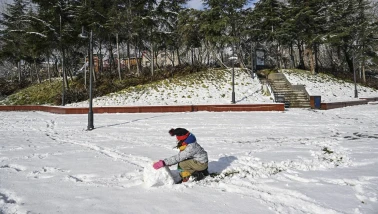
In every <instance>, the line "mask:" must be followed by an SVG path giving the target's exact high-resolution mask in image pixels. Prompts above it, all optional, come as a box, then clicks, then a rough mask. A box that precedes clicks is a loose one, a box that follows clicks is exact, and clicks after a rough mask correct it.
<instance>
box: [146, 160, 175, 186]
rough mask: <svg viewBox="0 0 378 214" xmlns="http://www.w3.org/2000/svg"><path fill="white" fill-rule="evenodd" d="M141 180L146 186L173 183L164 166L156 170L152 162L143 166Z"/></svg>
mask: <svg viewBox="0 0 378 214" xmlns="http://www.w3.org/2000/svg"><path fill="white" fill-rule="evenodd" d="M143 181H144V185H145V186H146V187H158V186H164V185H173V184H174V181H173V180H172V178H171V176H170V175H169V174H168V172H167V171H166V170H165V169H164V167H163V168H160V169H158V170H156V169H154V168H153V167H152V162H151V163H148V164H146V165H145V166H144V170H143Z"/></svg>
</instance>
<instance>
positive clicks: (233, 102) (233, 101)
mask: <svg viewBox="0 0 378 214" xmlns="http://www.w3.org/2000/svg"><path fill="white" fill-rule="evenodd" d="M229 59H230V60H231V61H232V94H231V97H232V100H231V103H232V104H235V103H236V102H235V69H234V68H235V60H237V59H238V58H237V57H236V56H232V57H230V58H229Z"/></svg>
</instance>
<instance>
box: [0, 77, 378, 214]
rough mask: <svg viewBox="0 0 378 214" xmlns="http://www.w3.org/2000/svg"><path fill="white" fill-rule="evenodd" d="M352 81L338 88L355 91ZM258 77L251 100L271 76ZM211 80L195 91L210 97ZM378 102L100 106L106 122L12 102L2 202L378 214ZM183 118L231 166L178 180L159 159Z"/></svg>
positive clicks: (168, 151) (4, 117) (221, 164)
mask: <svg viewBox="0 0 378 214" xmlns="http://www.w3.org/2000/svg"><path fill="white" fill-rule="evenodd" d="M252 82H253V83H254V84H256V85H257V84H258V81H257V82H255V81H254V80H252ZM243 84H245V83H243ZM311 84H312V83H311V82H306V85H311ZM330 84H331V85H334V84H337V83H334V82H332V83H330ZM238 85H241V83H240V82H238ZM343 86H344V84H340V85H339V87H340V89H339V90H336V89H337V87H336V89H335V91H333V92H332V93H334V94H336V95H340V96H343V98H344V99H349V97H347V96H346V95H343V92H344V91H346V90H350V89H349V88H347V89H345V88H343ZM253 87H256V88H253ZM253 87H250V88H253V89H252V90H251V92H248V93H247V94H254V95H253V96H252V95H251V97H250V98H248V99H251V100H252V99H254V96H258V95H257V94H258V93H254V92H255V90H257V89H258V87H261V85H260V86H253ZM327 87H328V86H327ZM207 88H210V86H209V87H199V88H196V89H193V91H195V93H196V94H198V96H199V97H200V96H201V95H206V94H207V91H206V90H207ZM221 88H222V87H221V86H219V89H218V92H221V93H225V92H223V91H222V89H221ZM226 88H227V87H226ZM236 88H238V87H236ZM236 88H235V89H236ZM205 89H206V90H205ZM246 90H248V89H246ZM150 93H151V94H152V92H150ZM165 93H172V94H174V93H177V94H178V93H182V92H179V91H175V92H168V91H165ZM214 93H216V91H215V92H214ZM350 93H351V94H353V91H351V92H350ZM362 93H366V95H369V96H377V95H376V94H374V93H370V92H363V91H361V94H362ZM151 94H150V95H151ZM186 94H188V93H186ZM236 95H237V100H242V99H241V97H239V96H241V93H240V91H239V94H238V91H237V89H236ZM156 96H157V94H156ZM225 96H228V95H225ZM261 96H262V95H261ZM322 96H324V94H322ZM348 96H349V95H348ZM141 97H143V96H141ZM214 97H218V96H213V99H217V98H214ZM219 97H222V96H219ZM146 98H147V97H146ZM260 98H261V97H260ZM260 98H256V99H260ZM103 99H104V100H105V98H103ZM176 99H177V103H184V101H181V100H185V99H180V95H177V98H176ZM206 99H208V97H207V96H203V97H202V101H203V102H206ZM120 100H121V99H120ZM157 100H159V99H157ZM228 100H229V98H227V99H225V100H222V99H220V98H219V99H218V101H214V100H213V101H211V103H220V104H221V103H222V102H229V101H228ZM129 101H130V102H131V101H132V100H129ZM108 102H109V103H111V102H113V101H108ZM209 102H210V101H209ZM140 103H143V102H142V101H140ZM145 103H150V104H154V103H153V101H152V100H149V101H145ZM157 104H162V103H157ZM94 106H96V105H94ZM377 114H378V105H377V103H376V102H372V103H370V104H368V105H361V106H353V107H346V108H339V109H333V110H327V111H322V110H310V109H288V110H286V111H285V112H187V113H154V114H152V113H143V114H142V113H140V114H139V113H131V114H95V115H94V126H95V129H94V130H92V131H86V126H87V121H88V118H87V115H59V114H51V113H45V112H0V136H1V143H0V213H2V214H3V213H4V214H10V213H16V214H24V213H25V214H26V213H28V214H36V213H46V214H51V213H80V214H81V213H91V214H104V213H182V214H193V213H258V214H260V213H261V214H265V213H294V214H296V213H306V214H307V213H309V214H328V213H331V214H333V213H343V214H344V213H351V214H376V213H377V210H378V144H377V142H378V132H377V130H378V121H377V117H376V115H377ZM176 127H183V128H187V129H188V130H190V131H191V132H192V133H194V134H195V135H196V137H197V140H198V142H199V143H200V144H201V145H202V147H204V148H205V149H206V150H207V152H208V154H209V161H210V162H209V171H210V172H213V173H218V174H220V175H219V176H216V177H207V178H206V179H205V180H202V181H200V182H193V181H189V182H188V183H184V184H179V185H174V184H172V182H169V180H167V179H168V176H167V174H166V172H165V171H164V169H160V170H154V169H153V168H152V163H153V162H154V161H157V160H159V159H163V158H166V157H169V156H171V155H174V154H176V153H177V152H178V151H177V150H176V149H173V147H174V146H175V144H176V142H175V138H174V137H171V136H169V134H168V130H169V129H170V128H176ZM171 169H172V170H174V169H175V166H172V167H171Z"/></svg>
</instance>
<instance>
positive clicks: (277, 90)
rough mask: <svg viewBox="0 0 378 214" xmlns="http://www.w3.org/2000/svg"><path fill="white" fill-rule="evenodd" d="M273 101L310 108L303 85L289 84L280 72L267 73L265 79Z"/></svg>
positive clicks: (293, 106)
mask: <svg viewBox="0 0 378 214" xmlns="http://www.w3.org/2000/svg"><path fill="white" fill-rule="evenodd" d="M267 82H268V84H269V85H270V88H271V91H272V93H273V95H274V101H275V102H281V103H282V102H283V103H285V106H286V107H290V108H310V107H311V106H310V96H309V95H308V93H307V91H306V89H305V87H304V86H303V85H291V84H290V82H289V81H288V80H287V79H286V77H285V75H284V74H282V73H272V74H269V76H268V79H267Z"/></svg>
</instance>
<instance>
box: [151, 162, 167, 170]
mask: <svg viewBox="0 0 378 214" xmlns="http://www.w3.org/2000/svg"><path fill="white" fill-rule="evenodd" d="M152 166H153V167H154V169H160V168H161V167H163V166H165V163H164V161H162V160H159V161H158V162H156V163H154V165H152Z"/></svg>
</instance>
